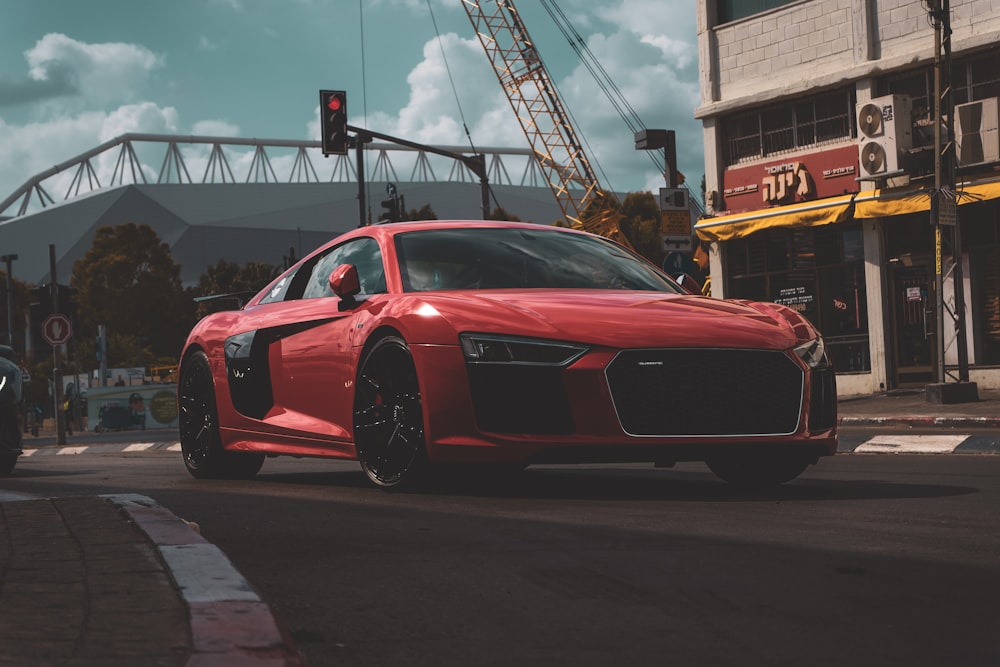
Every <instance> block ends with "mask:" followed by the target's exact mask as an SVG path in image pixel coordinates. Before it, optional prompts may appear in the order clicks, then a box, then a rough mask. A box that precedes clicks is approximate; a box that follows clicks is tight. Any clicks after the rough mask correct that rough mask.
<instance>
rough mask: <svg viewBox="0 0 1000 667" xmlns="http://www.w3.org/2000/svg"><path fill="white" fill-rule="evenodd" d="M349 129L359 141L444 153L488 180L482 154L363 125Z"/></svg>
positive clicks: (438, 153) (483, 179) (484, 159)
mask: <svg viewBox="0 0 1000 667" xmlns="http://www.w3.org/2000/svg"><path fill="white" fill-rule="evenodd" d="M347 129H348V130H349V131H351V132H355V133H356V134H357V135H358V138H359V141H361V142H362V143H366V142H367V141H368V140H370V139H371V137H375V138H376V139H383V140H385V141H391V142H393V143H395V144H399V145H400V146H406V147H407V148H414V149H416V150H419V151H424V152H427V153H434V154H435V155H443V156H444V157H450V158H452V159H453V160H459V161H460V162H462V163H463V164H464V165H465V166H467V167H468V168H469V169H471V170H472V173H474V174H475V175H476V176H478V177H479V180H481V181H484V182H485V181H486V180H487V179H486V158H485V157H484V156H482V155H473V156H469V155H462V154H461V153H453V152H451V151H446V150H444V149H442V148H435V147H434V146H427V145H425V144H418V143H416V142H413V141H407V140H406V139H400V138H399V137H394V136H392V135H389V134H382V133H381V132H374V131H372V130H366V129H364V128H362V127H355V126H354V125H348V126H347Z"/></svg>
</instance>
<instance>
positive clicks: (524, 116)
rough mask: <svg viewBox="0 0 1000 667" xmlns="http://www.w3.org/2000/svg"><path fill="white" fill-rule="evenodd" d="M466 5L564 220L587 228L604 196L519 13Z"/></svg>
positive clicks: (469, 0)
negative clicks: (590, 208) (590, 210)
mask: <svg viewBox="0 0 1000 667" xmlns="http://www.w3.org/2000/svg"><path fill="white" fill-rule="evenodd" d="M462 4H463V6H464V7H465V11H466V13H467V14H468V15H469V20H470V21H472V27H473V28H474V29H475V31H476V34H477V35H478V36H479V41H480V43H481V44H482V45H483V49H484V50H485V51H486V55H487V57H489V59H490V63H491V64H492V65H493V71H494V73H495V74H496V75H497V79H499V80H500V85H501V87H502V88H503V89H504V92H505V93H506V94H507V100H508V101H509V102H510V105H511V108H512V109H513V110H514V114H515V115H516V116H517V119H518V121H519V122H520V123H521V129H523V130H524V134H525V136H526V137H527V139H528V143H529V144H530V145H531V149H532V151H534V153H535V157H536V159H537V160H538V164H539V167H540V169H541V171H542V174H543V175H544V176H545V179H546V180H547V181H548V183H549V187H550V188H551V189H552V192H553V194H554V195H555V197H556V201H557V202H558V203H559V207H560V209H562V213H563V216H564V217H565V218H566V219H567V220H568V221H569V222H570V224H571V225H572V226H573V227H585V225H584V223H583V213H584V210H585V209H586V207H587V204H588V203H589V202H590V201H591V200H593V199H594V198H595V197H601V196H603V194H604V192H603V189H602V188H601V185H600V183H599V182H598V180H597V177H596V176H595V174H594V170H593V168H592V167H591V165H590V162H589V160H588V159H587V156H586V154H585V153H584V151H583V148H582V147H581V144H580V142H579V140H578V139H577V137H576V132H574V130H573V126H572V125H571V124H570V122H569V115H568V114H567V113H566V111H565V109H564V108H563V105H562V102H561V101H560V100H559V96H558V94H557V92H556V88H555V86H554V85H553V83H552V80H551V78H550V77H549V74H548V72H547V71H546V69H545V64H544V63H543V62H542V59H541V57H540V56H539V55H538V51H537V50H536V49H535V46H534V42H532V40H531V37H530V36H529V35H528V31H527V29H525V27H524V23H523V22H522V21H521V17H520V15H519V14H518V11H517V8H516V7H514V3H513V2H511V1H510V0H462Z"/></svg>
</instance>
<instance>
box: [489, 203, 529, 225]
mask: <svg viewBox="0 0 1000 667" xmlns="http://www.w3.org/2000/svg"><path fill="white" fill-rule="evenodd" d="M486 219H487V220H509V221H511V222H521V218H519V217H517V216H516V215H514V214H513V213H509V212H508V211H507V209H505V208H504V207H503V206H498V207H496V208H495V209H493V210H492V211H490V214H489V215H488V216H486Z"/></svg>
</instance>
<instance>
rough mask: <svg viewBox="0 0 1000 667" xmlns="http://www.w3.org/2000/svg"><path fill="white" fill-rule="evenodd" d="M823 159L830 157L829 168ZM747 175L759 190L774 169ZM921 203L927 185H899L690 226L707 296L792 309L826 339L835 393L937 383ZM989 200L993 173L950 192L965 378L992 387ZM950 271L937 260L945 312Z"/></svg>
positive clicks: (949, 327)
mask: <svg viewBox="0 0 1000 667" xmlns="http://www.w3.org/2000/svg"><path fill="white" fill-rule="evenodd" d="M851 149H852V150H855V149H854V148H853V147H852V148H851ZM836 155H838V153H837V152H836V151H834V152H833V153H832V156H833V159H834V161H836V159H839V158H836V157H835V156H836ZM839 155H841V157H843V155H844V154H843V153H840V154H839ZM810 157H813V158H816V157H817V156H805V157H803V158H800V160H799V161H797V162H795V163H789V169H788V170H787V171H786V172H781V173H789V172H790V171H791V168H792V165H793V164H794V165H795V167H794V168H795V170H797V171H799V172H806V173H808V167H807V165H808V162H809V159H810ZM830 160H831V154H830V153H828V154H827V155H826V162H827V164H829V162H830ZM755 169H756V170H757V172H758V174H759V173H760V172H761V170H762V169H763V172H764V174H765V176H764V178H765V181H764V183H765V184H766V183H767V180H766V179H767V177H769V176H770V175H771V173H770V172H771V171H773V170H774V166H773V165H763V167H755ZM744 171H746V170H744ZM826 173H829V172H826ZM796 178H798V177H796ZM730 182H732V179H730ZM850 182H852V183H853V182H854V179H853V178H851V179H850ZM842 183H843V184H845V185H846V184H847V183H848V181H846V180H845V181H843V182H842ZM848 187H849V186H848ZM735 188H736V189H734V190H730V196H732V194H731V193H733V192H737V191H739V192H740V194H742V191H741V190H740V189H741V188H742V189H745V186H735ZM757 190H758V191H759V190H760V188H757ZM816 190H817V189H816V188H815V187H814V188H813V192H814V193H816V194H820V193H818V192H816ZM761 200H766V197H763V196H762V197H761ZM930 201H931V197H930V192H929V191H928V189H927V187H926V186H924V187H921V186H917V185H906V186H903V187H899V188H894V189H885V190H871V191H861V192H850V193H845V194H839V195H833V196H825V197H819V196H818V197H816V198H815V199H811V200H809V201H798V202H796V203H786V204H781V205H777V206H772V207H769V208H765V209H760V210H748V211H743V212H739V213H729V214H728V215H725V216H719V217H714V218H706V219H703V220H701V221H700V222H699V223H698V224H697V225H696V226H695V230H696V232H697V234H698V236H699V237H700V239H701V240H702V241H708V242H711V245H710V258H711V271H712V286H713V295H714V296H717V297H724V298H745V299H761V300H767V301H775V302H778V303H783V304H786V305H789V306H791V307H793V308H795V309H797V310H799V311H800V312H802V313H803V314H805V315H806V316H807V317H808V318H809V319H810V320H812V321H813V322H814V323H815V324H816V326H817V327H818V328H819V329H820V331H822V332H823V334H824V337H825V338H826V340H827V343H828V345H829V349H830V354H831V357H832V358H833V362H834V366H835V368H836V369H837V371H838V387H839V392H840V394H841V395H856V394H865V393H874V392H878V391H884V390H887V389H895V388H904V387H922V386H923V385H925V384H927V383H930V382H934V381H936V378H935V375H936V369H937V364H938V359H937V355H938V354H939V350H940V347H941V346H940V345H939V344H938V341H937V333H936V327H937V303H938V298H937V294H936V291H935V290H936V258H937V251H936V240H935V234H934V228H933V226H932V225H931V223H930ZM998 202H1000V178H996V176H995V175H990V176H987V177H980V178H971V177H970V178H969V179H968V180H967V182H965V183H963V184H961V185H960V186H959V187H958V216H957V217H958V223H959V225H960V226H961V227H960V229H961V237H962V248H963V253H962V258H963V276H964V280H963V285H964V294H965V302H966V308H965V315H966V318H965V319H966V322H967V327H966V341H967V344H968V361H969V364H970V373H971V375H972V377H971V378H970V379H972V380H973V381H976V382H978V383H979V384H980V385H981V386H982V387H984V388H991V387H1000V203H998ZM951 268H952V267H951V263H950V255H949V254H947V253H946V254H945V261H944V264H943V266H942V271H943V276H944V280H943V285H944V289H943V294H944V296H943V301H944V304H945V307H946V309H948V311H949V313H951V312H954V283H953V279H952V271H951ZM953 319H954V318H953V317H952V316H951V315H950V314H949V315H948V316H946V317H944V318H943V320H944V322H945V325H944V340H945V345H944V347H945V366H946V368H949V369H952V368H954V367H955V366H956V365H957V364H958V353H957V345H956V335H955V327H954V324H953Z"/></svg>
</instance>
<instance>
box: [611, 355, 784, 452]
mask: <svg viewBox="0 0 1000 667" xmlns="http://www.w3.org/2000/svg"><path fill="white" fill-rule="evenodd" d="M606 374H607V378H608V386H609V387H610V389H611V396H612V399H613V401H614V405H615V410H616V411H617V413H618V419H619V421H620V422H621V425H622V428H623V429H624V430H625V432H626V433H629V434H631V435H637V436H711V435H779V434H788V433H793V432H794V431H795V430H796V428H797V427H798V424H799V418H800V415H801V409H802V387H803V381H804V380H803V378H804V373H803V371H802V369H801V368H800V367H799V366H798V365H797V364H796V363H795V362H794V361H792V359H791V358H789V357H788V356H787V355H786V354H785V353H783V352H780V351H769V350H730V349H701V348H686V349H649V350H625V351H623V352H620V353H619V354H618V355H617V356H616V357H615V358H614V360H613V361H612V362H611V363H610V364H609V365H608V368H607V371H606Z"/></svg>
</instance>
